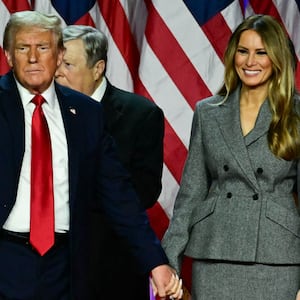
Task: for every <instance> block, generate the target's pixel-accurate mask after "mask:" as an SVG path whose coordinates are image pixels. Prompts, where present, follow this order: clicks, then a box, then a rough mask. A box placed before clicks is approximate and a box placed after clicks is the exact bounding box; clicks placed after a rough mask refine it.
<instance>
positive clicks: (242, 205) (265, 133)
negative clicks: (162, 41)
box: [163, 15, 300, 300]
mask: <svg viewBox="0 0 300 300" xmlns="http://www.w3.org/2000/svg"><path fill="white" fill-rule="evenodd" d="M224 63H225V79H224V86H223V87H222V89H221V90H220V92H219V93H218V94H217V95H215V96H212V97H210V98H208V99H205V100H202V101H200V102H199V103H198V104H197V106H196V110H195V113H194V119H193V126H192V133H191V140H190V148H189V154H188V159H187V162H186V165H185V169H184V172H183V178H182V182H181V186H180V190H179V193H178V196H177V199H176V202H175V207H174V214H173V217H172V219H171V223H170V226H169V228H168V230H167V232H166V234H165V236H164V238H163V246H164V249H165V251H166V253H167V255H168V257H169V260H170V263H171V265H172V266H173V267H174V268H175V269H176V270H177V271H178V272H180V269H181V262H182V257H183V255H187V256H190V257H192V258H193V259H194V260H193V270H192V299H193V300H195V299H197V300H200V299H201V300H210V299H223V300H243V299H247V300H249V299H250V300H254V299H255V300H259V299H261V300H262V299H263V300H271V299H272V300H290V299H295V298H296V294H297V291H298V289H299V286H300V218H299V211H298V207H297V201H295V197H294V195H295V192H296V191H297V180H299V175H298V174H299V171H298V168H299V167H300V165H299V163H298V158H299V154H300V134H299V128H300V126H299V114H298V112H299V104H300V103H299V101H300V100H299V97H298V96H297V94H296V91H295V83H294V71H293V67H294V66H293V57H292V54H291V51H290V48H289V40H288V37H287V36H286V34H285V31H284V29H283V28H282V27H281V25H280V24H279V23H278V22H277V21H276V20H275V19H274V18H272V17H270V16H267V15H255V16H251V17H249V18H247V19H246V20H244V22H243V23H241V24H240V25H239V26H238V28H237V29H236V30H235V32H234V33H233V35H232V37H231V39H230V41H229V44H228V47H227V50H226V52H225V59H224ZM299 183H300V181H299ZM298 186H299V184H298Z"/></svg>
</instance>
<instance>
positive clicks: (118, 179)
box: [0, 11, 181, 300]
mask: <svg viewBox="0 0 300 300" xmlns="http://www.w3.org/2000/svg"><path fill="white" fill-rule="evenodd" d="M3 47H4V50H5V54H6V57H7V60H8V63H9V65H10V66H11V68H12V71H10V72H9V73H8V74H6V75H4V76H3V77H2V78H1V79H0V143H1V147H0V162H1V168H0V182H1V185H0V195H1V197H0V225H1V228H2V229H1V233H0V266H1V272H0V298H1V299H20V300H25V299H26V300H33V299H39V300H40V299H43V300H50V299H51V300H53V299H57V300H70V299H72V300H76V299H78V300H83V299H93V298H91V296H90V295H89V290H88V288H87V283H86V279H87V265H88V258H89V255H90V249H89V239H90V238H94V237H95V236H94V235H96V236H98V235H99V234H101V233H99V232H91V231H90V228H89V227H88V222H89V217H90V216H89V214H88V212H89V210H90V209H91V207H93V208H94V209H98V210H101V211H102V212H103V213H104V214H105V218H106V219H107V220H108V222H110V224H111V226H112V227H113V228H114V230H115V232H117V233H118V235H119V236H120V237H121V238H122V239H124V240H126V243H128V244H129V245H130V249H131V251H132V252H133V255H134V257H135V258H136V261H137V264H138V265H139V268H140V270H141V271H144V272H151V273H152V276H153V281H154V286H155V287H156V288H157V289H158V294H159V295H160V296H161V297H164V296H165V295H166V294H170V295H172V296H175V297H177V298H178V297H179V296H180V293H181V286H180V282H179V280H178V279H177V278H176V277H175V276H174V272H173V270H172V269H171V268H169V266H168V265H167V259H166V257H165V255H164V252H163V250H162V249H161V247H160V244H159V241H158V240H157V239H156V238H155V235H154V233H153V231H152V230H151V228H150V226H149V223H148V221H147V217H146V214H145V212H144V210H143V209H141V207H140V205H139V202H138V198H137V196H136V193H135V192H134V189H133V188H132V186H131V183H130V180H129V176H128V175H127V172H126V171H125V170H124V168H123V167H122V166H121V164H120V163H119V162H118V160H117V159H116V155H115V151H114V147H113V143H112V139H111V137H110V136H108V135H107V134H106V133H105V131H104V129H103V128H104V124H103V117H102V106H101V105H100V104H98V103H97V102H95V101H93V100H92V99H90V98H89V97H87V96H85V95H83V94H81V93H78V92H76V91H74V90H70V89H68V88H65V87H62V86H60V85H59V84H57V83H54V81H53V78H54V74H55V71H56V69H57V67H58V65H59V64H60V63H61V61H62V57H63V51H64V48H63V41H62V33H61V29H60V20H59V18H58V17H56V16H46V15H43V14H40V13H38V12H35V11H24V12H18V13H15V14H12V15H11V18H10V20H9V22H8V24H7V26H6V29H5V33H4V41H3ZM35 95H37V97H35ZM33 98H34V99H37V98H38V99H39V100H41V99H42V100H43V101H44V102H43V101H41V103H42V104H41V103H38V101H39V100H37V101H36V100H32V99H33ZM33 101H34V103H33ZM36 110H38V111H39V112H38V114H39V117H38V122H36V121H37V119H36V117H33V116H36ZM45 118H46V120H44V119H45ZM44 122H46V125H45V126H44V128H43V129H44V130H47V131H48V133H45V134H44V133H43V134H41V135H40V136H39V138H43V139H44V138H45V136H46V135H47V136H49V138H50V139H51V142H50V143H51V149H50V152H51V151H52V158H50V160H51V162H50V165H51V164H52V167H53V168H49V167H47V171H49V172H50V173H51V175H50V176H49V177H48V176H44V175H42V176H44V177H42V176H41V175H40V177H41V178H37V179H39V182H38V184H37V183H36V181H35V180H33V178H35V176H33V173H34V171H33V170H34V169H36V168H39V167H41V166H42V165H43V164H44V161H45V160H46V159H45V157H46V156H43V154H44V153H45V152H47V151H48V150H47V151H44V148H45V147H46V146H45V147H44V148H43V151H41V152H38V153H37V154H38V155H37V157H34V153H36V150H34V149H36V147H37V143H36V141H35V136H36V131H38V130H40V129H37V127H41V125H42V124H44ZM44 135H45V136H44ZM39 143H41V141H39V142H38V144H39ZM32 160H34V161H35V164H31V161H32ZM48 166H49V165H48ZM40 172H43V170H41V171H40ZM50 173H49V174H50ZM40 174H43V173H40ZM52 177H53V180H48V179H49V178H52ZM39 185H40V186H41V187H42V186H43V187H45V186H47V185H51V188H50V190H49V192H45V193H44V192H38V194H39V195H38V196H41V197H39V198H40V199H36V198H35V199H34V201H33V199H32V195H33V194H35V193H33V191H34V190H35V189H36V188H37V187H39ZM50 194H51V195H52V197H51V198H52V200H53V203H52V204H49V205H48V203H47V207H52V209H53V215H51V214H50V215H48V216H47V217H45V218H43V219H42V220H41V221H40V223H39V224H37V225H39V226H37V227H44V225H47V224H48V223H49V224H51V223H52V222H54V224H53V223H52V224H53V227H52V233H51V230H50V233H49V232H48V233H47V237H49V238H45V237H46V235H44V234H43V233H39V234H38V238H37V239H35V240H34V235H33V233H32V232H33V231H34V232H36V231H38V230H39V229H40V228H36V227H35V228H33V221H32V218H33V216H34V215H35V213H33V210H32V207H33V206H34V203H35V202H39V200H41V201H42V202H44V201H45V199H46V197H48V196H49V195H50ZM41 205H44V203H42V204H41ZM47 209H48V208H47ZM45 210H46V208H45V206H43V207H42V208H40V209H39V211H38V214H42V213H44V211H45ZM53 217H54V220H53ZM50 229H51V227H50ZM35 235H36V234H35ZM41 242H42V243H43V245H45V243H46V244H47V248H46V249H45V248H43V249H44V250H43V251H40V246H37V245H39V244H40V243H41ZM43 247H44V246H43ZM100 284H101V282H100ZM118 284H119V282H118V281H116V282H115V285H114V288H115V290H117V291H118V292H119V293H120V294H121V295H122V294H123V293H125V292H126V290H125V291H124V290H123V291H122V290H120V289H119V288H118ZM100 299H104V298H103V297H101V296H100Z"/></svg>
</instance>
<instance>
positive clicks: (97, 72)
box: [93, 59, 105, 81]
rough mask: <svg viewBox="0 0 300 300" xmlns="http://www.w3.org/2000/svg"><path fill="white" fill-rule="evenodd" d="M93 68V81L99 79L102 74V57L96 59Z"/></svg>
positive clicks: (103, 68) (103, 67) (103, 65)
mask: <svg viewBox="0 0 300 300" xmlns="http://www.w3.org/2000/svg"><path fill="white" fill-rule="evenodd" d="M93 68H94V79H95V81H96V80H99V79H101V78H102V77H103V75H104V70H105V61H104V60H103V59H100V60H98V61H97V62H96V63H95V65H94V67H93Z"/></svg>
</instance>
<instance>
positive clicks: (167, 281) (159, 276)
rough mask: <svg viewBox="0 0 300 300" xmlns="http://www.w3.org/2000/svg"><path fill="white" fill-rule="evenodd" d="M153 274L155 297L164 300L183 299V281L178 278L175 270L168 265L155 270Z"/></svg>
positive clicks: (152, 281)
mask: <svg viewBox="0 0 300 300" xmlns="http://www.w3.org/2000/svg"><path fill="white" fill-rule="evenodd" d="M151 274H152V279H151V283H152V289H153V293H154V295H155V296H156V295H158V296H159V297H160V298H161V299H162V300H165V299H167V297H168V296H169V299H174V300H179V299H181V298H182V294H183V290H182V280H181V279H179V278H178V276H177V275H176V272H175V270H173V269H172V268H171V267H169V266H168V265H161V266H158V267H156V268H154V269H153V270H152V272H151Z"/></svg>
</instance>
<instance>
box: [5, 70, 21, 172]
mask: <svg viewBox="0 0 300 300" xmlns="http://www.w3.org/2000/svg"><path fill="white" fill-rule="evenodd" d="M0 89H1V95H0V112H1V114H2V116H3V118H4V120H5V121H6V124H7V126H8V128H9V131H10V132H11V135H10V139H11V142H12V144H11V147H9V146H8V148H9V150H10V151H13V155H14V157H15V160H14V162H15V167H16V168H17V170H19V169H20V166H21V164H22V159H23V155H24V150H25V121H24V118H25V117H24V109H23V105H22V101H21V98H20V95H19V93H18V89H17V85H16V83H15V80H14V77H13V73H12V72H10V73H8V75H6V76H3V77H2V78H1V80H0ZM5 142H6V143H9V140H7V141H5Z"/></svg>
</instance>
